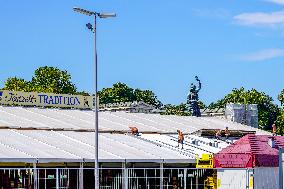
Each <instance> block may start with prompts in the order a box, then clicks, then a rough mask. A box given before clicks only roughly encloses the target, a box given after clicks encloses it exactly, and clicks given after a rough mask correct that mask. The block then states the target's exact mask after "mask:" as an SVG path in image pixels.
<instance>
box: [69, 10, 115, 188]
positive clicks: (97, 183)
mask: <svg viewBox="0 0 284 189" xmlns="http://www.w3.org/2000/svg"><path fill="white" fill-rule="evenodd" d="M73 10H74V11H75V12H78V13H81V14H85V15H87V16H94V26H92V24H90V23H88V24H86V27H87V28H88V29H89V30H91V31H92V32H93V33H94V37H95V41H94V42H95V43H94V46H95V47H94V49H95V50H94V51H95V103H94V104H95V107H94V110H95V148H96V149H95V188H96V189H99V145H98V141H99V127H98V100H97V95H98V62H97V17H99V18H111V17H116V14H115V13H98V12H93V11H88V10H85V9H81V8H79V7H74V8H73Z"/></svg>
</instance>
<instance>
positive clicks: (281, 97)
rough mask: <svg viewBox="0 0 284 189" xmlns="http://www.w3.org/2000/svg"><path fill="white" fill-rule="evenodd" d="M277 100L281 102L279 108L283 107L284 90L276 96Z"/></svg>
mask: <svg viewBox="0 0 284 189" xmlns="http://www.w3.org/2000/svg"><path fill="white" fill-rule="evenodd" d="M278 100H279V101H280V102H281V106H283V105H284V89H283V90H282V91H281V92H280V94H279V95H278Z"/></svg>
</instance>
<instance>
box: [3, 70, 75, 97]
mask: <svg viewBox="0 0 284 189" xmlns="http://www.w3.org/2000/svg"><path fill="white" fill-rule="evenodd" d="M3 90H11V91H25V92H31V91H33V92H45V93H58V94H76V92H77V91H76V87H75V85H74V84H73V83H72V82H71V75H70V74H69V73H68V72H67V71H62V70H60V69H58V68H55V67H48V66H45V67H40V68H38V69H37V70H35V72H34V76H33V77H32V80H31V81H25V80H24V79H21V78H17V77H10V78H8V79H7V80H6V81H5V85H4V88H3Z"/></svg>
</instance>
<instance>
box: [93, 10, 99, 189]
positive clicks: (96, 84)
mask: <svg viewBox="0 0 284 189" xmlns="http://www.w3.org/2000/svg"><path fill="white" fill-rule="evenodd" d="M94 19H95V23H94V35H95V36H94V38H95V41H94V49H95V65H94V66H95V189H99V186H100V183H99V179H100V175H99V145H98V143H99V126H98V104H97V103H98V100H97V98H98V96H97V95H98V61H97V15H96V14H95V15H94Z"/></svg>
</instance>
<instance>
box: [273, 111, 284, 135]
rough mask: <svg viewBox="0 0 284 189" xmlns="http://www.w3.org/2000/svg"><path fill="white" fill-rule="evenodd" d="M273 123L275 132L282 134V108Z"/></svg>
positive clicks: (283, 114)
mask: <svg viewBox="0 0 284 189" xmlns="http://www.w3.org/2000/svg"><path fill="white" fill-rule="evenodd" d="M275 124H276V126H277V134H279V135H282V136H283V135H284V110H283V109H282V111H281V112H280V114H279V115H278V117H277V119H276V121H275Z"/></svg>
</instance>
